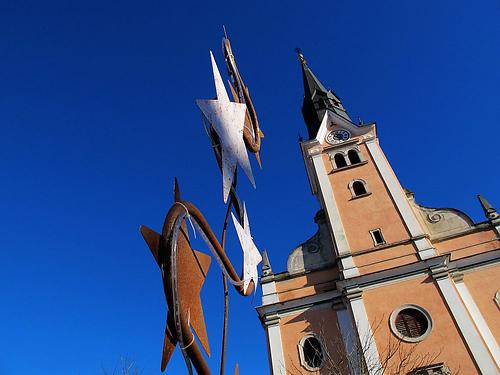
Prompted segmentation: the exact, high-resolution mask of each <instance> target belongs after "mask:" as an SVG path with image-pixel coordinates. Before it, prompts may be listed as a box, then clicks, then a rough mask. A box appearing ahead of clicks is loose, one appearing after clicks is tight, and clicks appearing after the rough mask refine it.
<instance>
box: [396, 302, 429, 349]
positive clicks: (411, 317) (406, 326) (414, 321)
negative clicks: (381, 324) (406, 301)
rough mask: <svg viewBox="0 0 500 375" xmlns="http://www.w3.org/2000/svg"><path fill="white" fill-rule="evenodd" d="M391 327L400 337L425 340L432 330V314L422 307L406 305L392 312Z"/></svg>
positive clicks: (413, 340)
mask: <svg viewBox="0 0 500 375" xmlns="http://www.w3.org/2000/svg"><path fill="white" fill-rule="evenodd" d="M390 323H391V328H392V331H393V332H394V334H395V335H396V336H398V337H399V338H400V339H402V340H405V341H409V342H417V341H421V340H423V339H424V338H425V337H426V336H427V335H428V334H429V333H430V331H431V328H432V320H431V317H430V315H429V314H428V313H427V311H425V310H424V309H422V308H421V307H418V306H414V305H405V306H401V307H400V308H398V309H396V310H395V311H394V312H393V313H392V314H391V320H390Z"/></svg>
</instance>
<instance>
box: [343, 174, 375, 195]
mask: <svg viewBox="0 0 500 375" xmlns="http://www.w3.org/2000/svg"><path fill="white" fill-rule="evenodd" d="M355 182H361V183H362V184H363V186H364V188H365V193H364V194H359V195H356V193H355V192H354V183H355ZM347 187H348V188H349V191H350V192H351V196H352V199H357V198H362V197H366V196H368V195H370V194H371V192H370V190H368V184H367V183H366V181H365V180H362V179H360V178H356V179H354V180H352V181H351V182H349V185H348V186H347Z"/></svg>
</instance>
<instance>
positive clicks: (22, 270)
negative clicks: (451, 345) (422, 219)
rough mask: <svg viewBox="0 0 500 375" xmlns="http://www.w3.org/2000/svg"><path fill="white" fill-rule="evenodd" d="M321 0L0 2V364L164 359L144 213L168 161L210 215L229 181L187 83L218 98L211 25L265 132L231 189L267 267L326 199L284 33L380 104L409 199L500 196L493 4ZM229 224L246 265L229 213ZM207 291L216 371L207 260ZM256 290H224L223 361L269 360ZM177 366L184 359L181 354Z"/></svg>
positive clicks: (9, 371) (351, 104)
mask: <svg viewBox="0 0 500 375" xmlns="http://www.w3.org/2000/svg"><path fill="white" fill-rule="evenodd" d="M315 4H316V5H315V6H314V5H312V3H311V2H297V1H289V2H286V5H285V3H280V2H260V1H254V2H246V3H235V2H200V3H196V2H189V1H182V2H175V3H168V2H164V1H147V0H145V1H107V2H102V1H95V0H89V1H84V2H83V1H72V2H67V1H55V0H47V1H43V2H39V1H31V0H17V1H10V0H4V1H3V2H1V4H0V127H1V128H0V129H1V130H2V135H1V137H0V166H1V167H0V168H1V169H0V170H1V174H2V182H1V183H0V212H1V217H0V220H1V225H0V234H1V242H0V243H1V253H0V254H1V255H0V274H1V277H0V281H1V282H0V295H1V296H2V303H1V309H0V353H1V354H0V374H6V375H17V374H52V375H57V374H99V373H100V368H101V366H104V367H107V368H108V369H110V368H112V367H113V366H114V364H115V363H116V362H117V361H118V360H119V358H120V356H122V355H127V356H129V357H130V358H133V359H134V360H135V361H136V362H137V364H138V366H139V367H140V368H143V369H144V374H156V373H159V365H160V357H161V345H162V335H163V334H162V331H163V328H164V319H165V308H166V307H165V302H164V299H163V292H162V287H161V281H160V274H159V271H158V269H157V267H156V265H155V263H154V260H153V258H152V257H151V255H150V253H149V250H148V249H147V247H146V245H145V244H144V242H143V240H142V238H141V237H140V235H139V233H138V228H139V225H140V224H146V225H148V226H150V227H152V228H154V229H156V230H160V228H161V225H162V221H163V217H164V215H165V213H166V211H167V209H168V207H169V205H170V204H171V201H172V194H171V189H172V180H173V177H174V176H178V178H179V181H180V184H181V189H182V193H183V197H184V198H186V199H188V200H190V201H192V202H194V203H195V204H197V205H198V206H199V208H200V209H201V210H202V212H203V213H204V214H205V216H206V217H207V219H208V220H209V221H210V222H211V223H212V225H213V227H214V228H215V231H216V232H217V233H218V232H220V225H221V221H222V219H223V215H224V206H223V203H222V199H221V195H222V193H221V179H220V176H219V172H218V170H217V167H216V163H215V160H214V158H213V156H212V154H211V149H210V146H209V141H208V139H207V137H206V135H205V133H204V131H203V128H202V125H201V116H200V113H199V111H198V109H197V108H196V106H195V104H194V100H195V99H196V98H210V97H212V96H213V95H214V87H213V81H212V77H211V70H210V60H209V53H208V51H209V49H212V50H214V53H215V55H216V58H217V60H218V62H219V67H220V68H222V67H223V66H222V62H223V60H222V54H221V50H220V47H221V37H222V25H226V28H227V30H228V33H229V36H230V38H231V41H232V44H233V50H234V52H235V55H236V58H237V62H238V65H239V68H240V70H241V72H242V74H243V76H244V78H245V80H246V83H247V85H248V86H249V88H250V91H251V93H252V97H253V100H254V103H255V105H256V108H257V111H258V114H259V119H260V122H261V125H262V129H263V130H264V133H265V135H266V138H265V139H264V142H263V147H262V160H263V166H264V169H263V170H261V171H260V170H258V168H257V165H256V163H254V164H253V168H254V174H255V177H256V181H257V190H253V189H252V188H251V187H250V184H249V183H248V181H247V180H246V179H245V178H241V179H240V186H239V189H240V195H241V197H242V198H243V199H244V200H245V201H246V203H247V207H248V211H249V215H250V223H251V225H252V232H253V236H254V238H255V241H256V243H257V245H258V246H259V247H260V248H266V249H267V250H268V252H269V256H270V258H271V262H272V265H273V269H274V270H275V271H283V270H285V267H286V257H287V255H288V253H289V252H290V251H291V250H292V248H293V247H294V246H296V245H297V244H299V243H300V242H302V241H304V240H305V239H307V238H308V237H310V236H311V235H312V234H313V233H314V231H315V224H314V223H313V220H312V218H313V216H314V214H315V212H316V210H317V208H318V204H317V202H316V201H315V199H314V197H313V196H311V194H310V191H309V187H308V183H307V180H306V175H305V172H304V167H303V163H302V160H301V157H300V152H299V147H298V143H297V138H298V135H299V134H302V135H304V136H305V135H306V134H307V133H306V129H305V125H304V123H303V120H302V117H301V113H300V105H301V101H302V94H303V93H302V82H301V75H300V68H299V64H298V62H297V59H296V56H295V54H294V52H293V51H294V48H295V47H300V48H302V50H303V51H304V54H305V56H306V58H307V60H308V62H309V65H310V66H311V68H312V69H313V71H314V72H315V73H316V75H317V76H318V77H320V79H321V80H322V81H323V83H324V84H325V85H326V86H329V87H332V88H334V89H335V91H336V93H337V94H338V95H339V96H340V97H341V98H342V101H343V104H344V106H345V107H346V108H347V110H348V111H349V113H350V115H351V117H352V118H354V119H356V118H357V117H358V116H359V117H361V118H362V119H363V120H364V121H365V122H368V121H372V120H375V121H377V124H378V133H379V137H380V142H381V145H382V147H383V149H384V151H385V152H386V154H387V156H388V158H389V160H390V162H391V163H392V166H393V167H394V169H395V171H396V173H397V175H398V177H399V178H400V181H401V183H402V184H403V186H405V187H407V188H409V189H411V190H413V191H414V192H415V193H416V198H417V201H418V202H419V203H421V204H423V205H426V206H431V207H455V208H458V209H460V210H463V211H465V212H466V213H468V214H469V215H471V217H472V218H473V219H474V220H476V221H482V220H483V215H482V212H481V209H480V207H479V205H478V203H477V200H476V198H475V195H476V194H477V193H482V194H484V195H485V196H486V197H487V198H488V199H489V200H490V201H491V203H493V204H494V205H496V206H500V196H499V194H498V186H499V184H500V181H499V178H498V163H499V156H498V142H497V140H496V137H497V136H498V125H499V118H500V106H499V104H498V103H499V102H498V87H500V69H499V66H500V23H499V22H498V20H499V16H500V3H499V2H498V1H495V0H485V1H482V2H481V3H480V4H479V3H478V2H472V1H451V0H450V1H441V2H435V1H429V0H424V1H420V2H401V1H386V2H369V1H364V2H352V1H347V0H342V1H329V2H317V3H315ZM221 71H222V69H221ZM242 177H243V176H242ZM228 241H229V242H228V243H229V248H228V252H229V254H230V256H231V259H233V262H234V263H235V264H237V265H238V266H239V265H240V262H241V256H240V253H241V249H240V248H239V245H238V243H237V240H236V236H235V234H234V230H233V229H231V234H230V236H229V239H228ZM195 246H196V247H197V248H198V249H199V250H204V251H206V248H205V247H203V244H201V243H199V242H196V241H195ZM203 297H204V309H205V315H206V320H207V326H208V333H209V337H210V339H211V346H212V352H213V356H212V359H211V363H212V364H213V369H214V373H216V372H217V361H218V358H219V350H220V345H219V340H220V328H221V312H222V289H221V285H220V273H219V272H218V270H217V267H216V263H213V264H212V267H211V270H210V274H209V278H208V279H207V282H206V284H205V286H204V289H203ZM259 301H260V295H259V294H257V295H256V296H255V297H254V298H246V299H244V298H241V297H239V296H238V295H236V294H235V293H232V294H231V302H230V303H231V307H230V309H231V312H230V314H231V315H230V333H229V345H230V348H229V350H228V368H227V370H228V372H231V371H230V369H231V368H232V367H233V366H234V363H235V362H236V361H238V362H239V364H240V370H241V371H240V373H242V374H266V373H268V367H267V354H266V342H265V336H264V332H263V330H262V328H261V326H260V323H259V321H258V319H257V314H256V312H255V311H254V307H255V306H257V305H258V304H259ZM168 371H170V372H169V373H171V374H182V373H184V364H183V361H182V359H181V357H180V355H179V353H178V352H177V353H176V355H175V356H174V358H173V359H172V362H171V363H170V365H169V368H168Z"/></svg>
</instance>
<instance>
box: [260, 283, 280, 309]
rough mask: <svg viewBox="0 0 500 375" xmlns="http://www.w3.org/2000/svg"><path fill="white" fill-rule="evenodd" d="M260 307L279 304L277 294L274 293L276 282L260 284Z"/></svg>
mask: <svg viewBox="0 0 500 375" xmlns="http://www.w3.org/2000/svg"><path fill="white" fill-rule="evenodd" d="M261 286H262V305H263V306H265V305H270V304H273V303H277V302H279V298H278V293H277V291H276V282H275V281H270V282H262V283H261Z"/></svg>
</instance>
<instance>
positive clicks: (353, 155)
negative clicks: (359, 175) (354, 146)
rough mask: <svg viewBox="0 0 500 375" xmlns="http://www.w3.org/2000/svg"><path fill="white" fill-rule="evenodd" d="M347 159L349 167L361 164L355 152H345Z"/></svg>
mask: <svg viewBox="0 0 500 375" xmlns="http://www.w3.org/2000/svg"><path fill="white" fill-rule="evenodd" d="M347 157H348V158H349V162H350V163H351V165H352V164H358V163H361V159H360V157H359V154H358V152H357V151H356V150H349V151H348V152H347Z"/></svg>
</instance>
